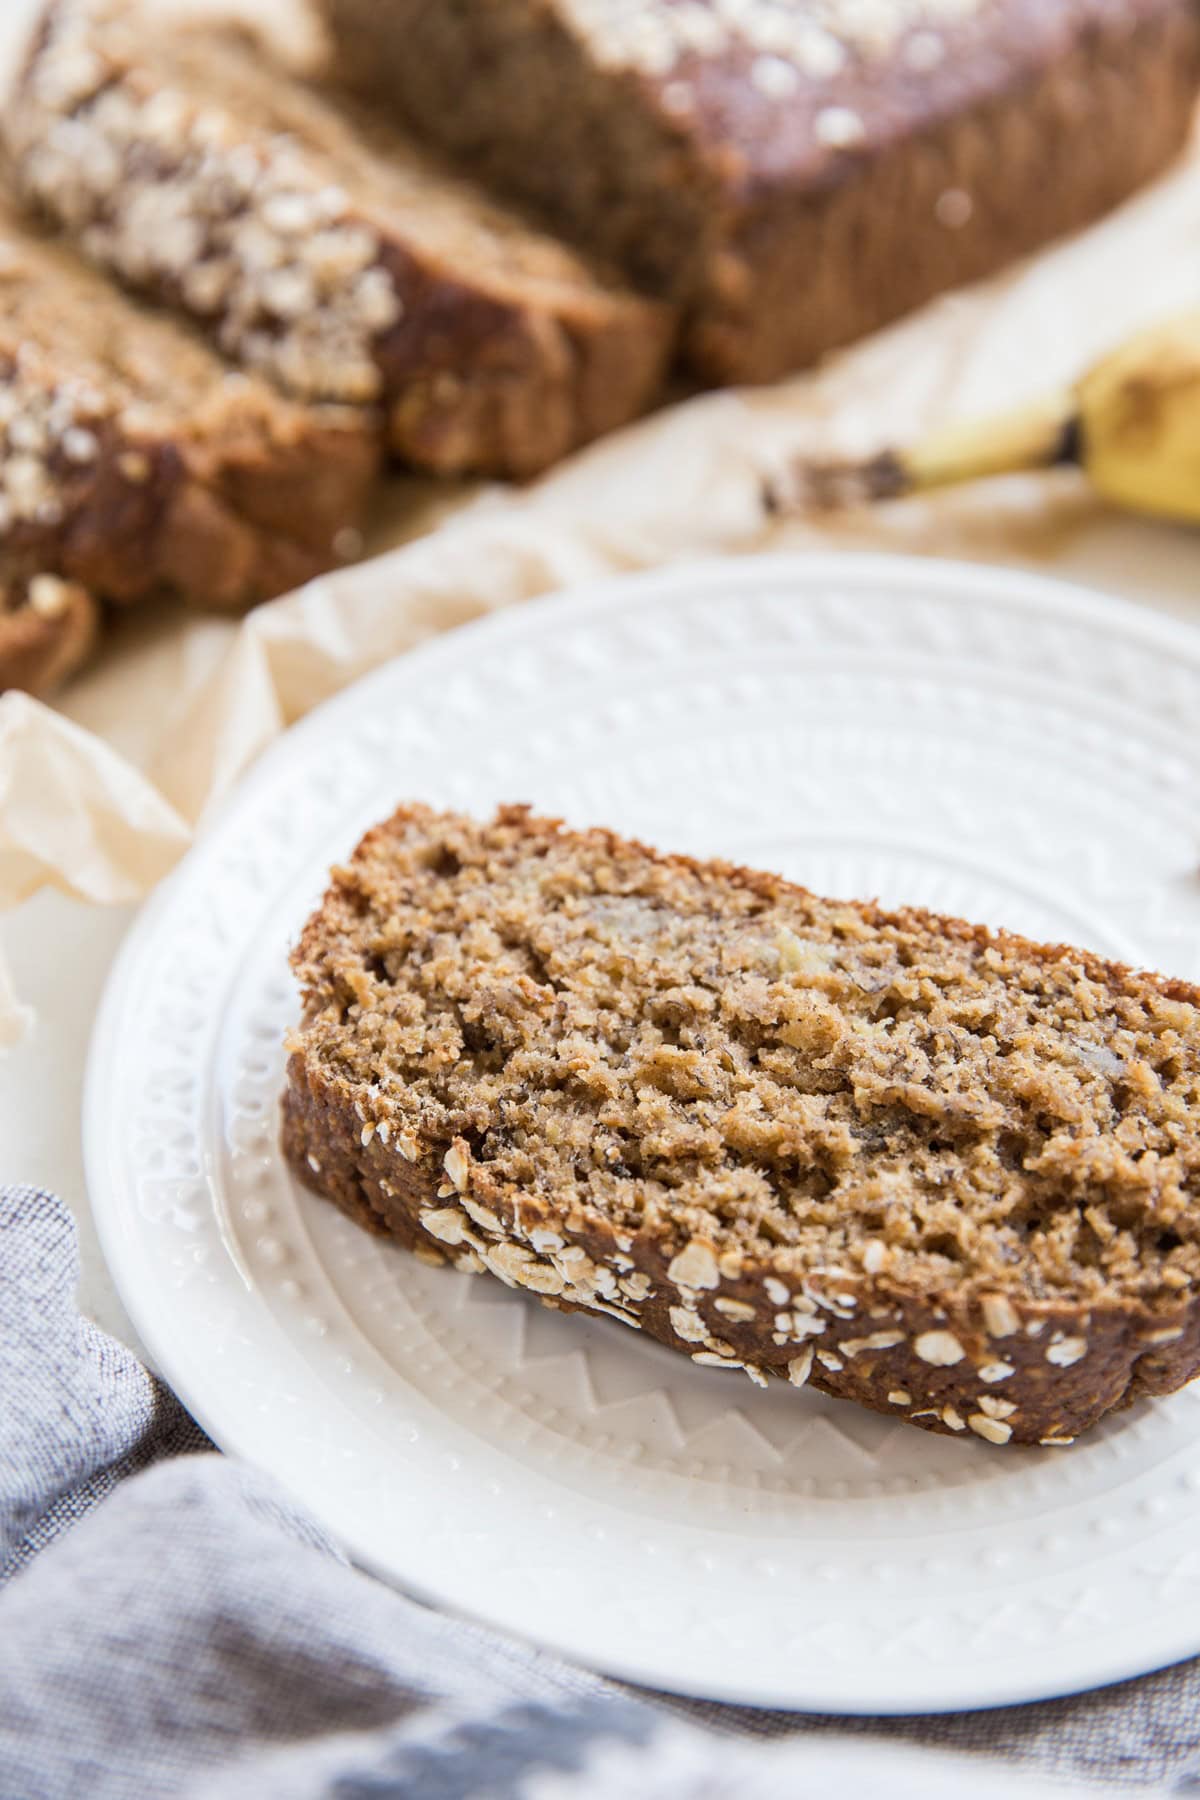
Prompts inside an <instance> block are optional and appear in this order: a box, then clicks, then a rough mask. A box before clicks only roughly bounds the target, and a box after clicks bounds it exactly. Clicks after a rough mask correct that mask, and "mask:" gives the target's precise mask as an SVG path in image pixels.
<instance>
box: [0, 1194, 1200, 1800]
mask: <svg viewBox="0 0 1200 1800" xmlns="http://www.w3.org/2000/svg"><path fill="white" fill-rule="evenodd" d="M77 1277H78V1266H77V1250H76V1243H75V1232H74V1227H73V1224H72V1222H71V1219H70V1216H69V1214H68V1213H67V1210H66V1208H65V1207H64V1206H63V1205H62V1204H61V1202H59V1201H58V1200H55V1199H54V1198H52V1197H51V1196H49V1195H47V1194H43V1193H39V1192H37V1191H35V1190H33V1189H31V1188H6V1189H0V1795H2V1796H4V1800H68V1797H70V1800H76V1797H77V1796H87V1797H88V1800H125V1797H126V1796H129V1797H132V1796H137V1797H138V1800H143V1797H145V1796H151V1795H153V1796H158V1795H184V1796H188V1797H189V1800H217V1797H219V1796H221V1797H223V1796H229V1797H231V1800H234V1797H237V1796H245V1800H250V1797H251V1796H253V1800H273V1797H274V1796H281V1797H283V1796H286V1797H288V1800H292V1797H296V1800H310V1797H316V1796H327V1797H329V1800H334V1797H336V1800H384V1797H386V1796H399V1795H404V1796H414V1797H416V1800H465V1797H466V1796H479V1797H481V1800H483V1797H486V1800H510V1797H511V1800H559V1797H560V1796H567V1795H570V1796H579V1797H582V1800H601V1797H603V1800H617V1797H618V1796H628V1795H632V1794H637V1795H638V1796H642V1797H645V1800H657V1797H659V1796H662V1797H663V1800H724V1797H725V1796H729V1795H734V1794H736V1795H738V1796H739V1800H779V1797H780V1796H791V1795H796V1796H807V1795H810V1794H811V1795H814V1796H815V1795H818V1794H820V1795H824V1794H827V1793H829V1792H831V1791H832V1792H834V1793H838V1794H841V1795H845V1796H850V1797H858V1796H862V1797H863V1800H873V1797H875V1796H878V1797H879V1800H883V1797H884V1796H886V1797H887V1800H910V1797H911V1800H959V1796H961V1795H963V1794H964V1793H965V1792H969V1793H970V1794H971V1796H972V1800H999V1797H1000V1796H1002V1795H1018V1796H1029V1797H1030V1800H1041V1797H1042V1796H1046V1795H1050V1794H1058V1795H1062V1793H1063V1792H1064V1784H1069V1787H1074V1784H1075V1782H1077V1781H1086V1782H1087V1783H1088V1784H1089V1791H1091V1792H1096V1791H1097V1790H1098V1789H1099V1790H1100V1791H1103V1792H1106V1793H1111V1792H1114V1791H1121V1792H1125V1793H1129V1792H1131V1791H1133V1792H1146V1791H1147V1790H1154V1791H1157V1792H1161V1793H1166V1792H1172V1793H1176V1794H1184V1793H1197V1794H1200V1777H1196V1778H1193V1776H1192V1773H1191V1772H1192V1771H1193V1770H1196V1769H1200V1756H1198V1750H1200V1665H1197V1664H1185V1665H1181V1666H1179V1667H1178V1668H1175V1669H1171V1670H1168V1671H1166V1672H1165V1673H1163V1674H1161V1675H1157V1676H1152V1677H1149V1678H1147V1679H1145V1680H1143V1681H1136V1682H1129V1683H1126V1684H1125V1685H1123V1686H1121V1687H1118V1688H1112V1689H1109V1690H1107V1691H1105V1692H1103V1693H1097V1694H1092V1695H1088V1696H1086V1697H1084V1698H1082V1699H1079V1700H1074V1701H1059V1702H1054V1703H1050V1704H1046V1705H1040V1706H1027V1707H1019V1708H1013V1709H1010V1710H1008V1711H1004V1712H999V1713H976V1714H961V1715H958V1716H956V1717H952V1718H930V1719H909V1720H890V1721H889V1720H884V1721H868V1720H862V1721H846V1720H837V1719H826V1718H816V1717H804V1718H797V1717H795V1716H791V1715H785V1714H771V1713H755V1712H751V1711H739V1710H736V1709H733V1708H726V1707H719V1706H709V1705H701V1704H690V1703H687V1702H683V1701H672V1700H668V1699H665V1698H663V1697H661V1696H656V1695H650V1694H644V1693H636V1692H634V1691H633V1690H630V1689H628V1688H622V1687H620V1686H618V1685H616V1684H614V1683H611V1682H608V1681H604V1680H601V1679H600V1678H598V1677H596V1676H592V1675H589V1674H587V1673H585V1672H583V1671H581V1670H576V1669H572V1668H569V1667H567V1666H565V1665H563V1664H561V1663H558V1662H556V1661H555V1660H553V1659H552V1658H550V1657H548V1656H544V1655H542V1654H541V1653H540V1652H538V1651H535V1650H531V1649H530V1648H528V1647H527V1646H525V1645H523V1644H520V1643H516V1642H513V1641H510V1640H508V1639H505V1638H502V1637H499V1636H496V1635H495V1634H493V1633H491V1632H487V1631H484V1630H482V1629H480V1628H478V1627H476V1626H473V1625H469V1624H465V1623H463V1622H462V1621H460V1620H457V1619H452V1618H449V1617H446V1616H445V1615H443V1614H441V1613H437V1612H434V1611H432V1610H430V1609H429V1608H427V1607H424V1606H421V1605H419V1604H417V1603H416V1602H414V1601H411V1600H409V1599H406V1598H405V1597H404V1596H403V1595H401V1594H399V1593H396V1592H395V1591H394V1590H393V1589H391V1588H389V1587H388V1586H386V1585H385V1584H383V1583H382V1582H379V1581H376V1580H373V1579H371V1578H370V1577H368V1576H367V1575H365V1574H363V1573H361V1572H360V1571H358V1570H356V1569H354V1568H352V1567H351V1566H350V1565H349V1564H348V1563H347V1561H346V1560H345V1558H344V1557H343V1556H342V1554H341V1553H340V1552H339V1550H338V1549H337V1547H336V1546H335V1545H334V1544H333V1543H331V1542H330V1541H329V1539H328V1538H327V1537H326V1535H325V1534H324V1532H323V1531H322V1530H321V1529H320V1527H319V1526H317V1525H316V1524H315V1523H313V1521H311V1520H310V1519H308V1518H307V1517H306V1516H305V1514H304V1513H303V1511H302V1510H301V1509H300V1508H299V1507H297V1506H296V1505H294V1504H293V1503H292V1501H291V1500H290V1499H289V1498H288V1496H287V1495H286V1494H285V1493H283V1492H282V1491H281V1490H280V1489H279V1488H278V1487H277V1486H276V1485H275V1484H274V1483H273V1482H272V1481H270V1480H269V1479H268V1478H267V1477H265V1476H263V1475H260V1474H259V1473H257V1472H256V1471H255V1470H253V1469H251V1468H248V1467H245V1466H243V1465H241V1464H239V1463H236V1462H233V1461H231V1460H229V1459H227V1458H225V1457H222V1456H220V1455H218V1454H216V1453H215V1452H214V1451H213V1449H212V1446H211V1445H210V1444H209V1443H208V1440H207V1439H206V1438H205V1437H204V1435H203V1433H202V1432H201V1431H200V1429H199V1428H198V1426H196V1424H195V1423H194V1422H193V1421H192V1420H191V1419H190V1418H189V1417H188V1416H187V1414H186V1413H185V1412H184V1411H183V1409H182V1407H181V1406H180V1404H179V1402H178V1401H177V1400H176V1399H175V1398H174V1396H173V1395H172V1394H171V1393H169V1392H168V1391H167V1389H166V1388H164V1387H163V1386H162V1384H161V1383H160V1382H158V1381H157V1380H156V1379H155V1378H154V1377H153V1376H152V1375H150V1374H149V1373H148V1371H147V1370H146V1369H145V1368H143V1367H142V1365H141V1364H140V1363H139V1362H138V1361H137V1359H136V1358H135V1357H134V1356H133V1355H132V1354H131V1353H130V1352H129V1351H128V1350H126V1349H124V1348H123V1347H122V1346H121V1345H120V1344H118V1343H115V1342H114V1341H113V1340H112V1339H110V1338H108V1337H106V1336H104V1335H103V1333H101V1332H99V1331H97V1330H96V1329H95V1327H94V1326H92V1325H90V1324H88V1323H87V1322H86V1321H84V1320H81V1319H80V1318H79V1317H78V1315H77V1313H76V1311H75V1306H74V1288H75V1284H76V1281H77ZM952 1751H953V1752H957V1753H958V1754H947V1752H952ZM966 1753H970V1754H969V1756H968V1755H967V1754H966ZM1068 1791H1069V1789H1068Z"/></svg>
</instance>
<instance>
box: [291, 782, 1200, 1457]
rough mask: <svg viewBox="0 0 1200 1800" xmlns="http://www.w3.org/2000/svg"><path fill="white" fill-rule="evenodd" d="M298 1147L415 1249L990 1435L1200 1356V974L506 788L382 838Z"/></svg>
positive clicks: (348, 896)
mask: <svg viewBox="0 0 1200 1800" xmlns="http://www.w3.org/2000/svg"><path fill="white" fill-rule="evenodd" d="M293 963H294V967H295V970H296V973H297V975H298V976H299V979H300V983H301V986H302V988H303V993H304V1017H303V1022H302V1024H301V1026H300V1028H299V1030H298V1031H297V1032H296V1034H295V1036H294V1038H293V1040H292V1042H291V1045H290V1050H291V1057H290V1062H289V1072H288V1087H287V1093H286V1097H285V1101H284V1147H285V1150H286V1154H287V1156H288V1158H289V1159H290V1161H291V1163H292V1164H293V1166H294V1167H295V1169H296V1170H297V1172H298V1173H299V1174H300V1175H301V1176H302V1177H303V1179H304V1180H305V1181H306V1182H308V1183H309V1184H310V1185H311V1186H313V1187H315V1188H316V1189H317V1191H318V1192H320V1193H322V1194H324V1195H326V1196H327V1197H328V1198H329V1199H331V1200H334V1201H336V1202H337V1204H338V1205H339V1206H341V1207H342V1208H344V1210H345V1211H346V1212H347V1213H349V1214H350V1216H351V1217H352V1218H354V1219H356V1220H357V1221H358V1222H359V1223H360V1224H362V1225H365V1226H367V1227H368V1228H369V1229H371V1230H373V1231H379V1232H385V1233H388V1234H389V1235H391V1236H392V1237H394V1238H396V1239H398V1240H399V1242H401V1243H402V1244H405V1245H406V1246H408V1247H409V1248H411V1249H415V1250H416V1251H417V1253H418V1254H419V1255H420V1256H421V1257H422V1258H423V1259H424V1260H425V1261H431V1260H433V1261H436V1260H438V1259H439V1258H440V1259H444V1260H447V1261H451V1262H453V1263H454V1265H455V1266H456V1267H457V1268H460V1269H471V1270H482V1269H484V1268H487V1269H490V1270H491V1271H492V1273H493V1274H496V1275H498V1276H499V1277H500V1278H501V1279H502V1280H504V1281H507V1282H509V1283H510V1284H515V1285H516V1286H518V1287H522V1288H525V1289H528V1290H529V1291H530V1292H532V1293H534V1294H537V1295H539V1296H540V1297H542V1298H543V1299H545V1300H546V1301H547V1303H548V1304H550V1305H553V1306H558V1307H568V1308H579V1307H586V1308H588V1309H590V1310H592V1311H596V1312H599V1313H602V1314H604V1315H606V1316H608V1317H611V1318H615V1319H619V1320H621V1321H623V1322H624V1323H625V1324H627V1325H631V1326H636V1327H641V1328H643V1329H645V1330H646V1331H648V1332H650V1333H651V1334H652V1335H653V1336H654V1337H656V1338H659V1339H661V1341H662V1342H663V1343H665V1344H669V1345H671V1346H672V1347H674V1348H676V1349H679V1350H682V1351H684V1352H685V1353H686V1354H688V1355H690V1356H691V1357H692V1358H693V1360H694V1361H696V1362H699V1363H702V1364H704V1365H705V1366H707V1367H712V1368H721V1369H734V1370H737V1369H744V1370H745V1371H746V1373H747V1374H749V1375H750V1376H751V1377H752V1378H753V1379H754V1380H756V1381H759V1382H762V1381H763V1380H764V1379H765V1378H766V1377H767V1376H768V1375H780V1376H783V1377H785V1378H786V1379H788V1380H790V1381H792V1382H794V1383H796V1384H797V1385H801V1384H803V1383H804V1382H806V1381H809V1380H811V1381H812V1382H813V1383H815V1384H816V1385H817V1386H819V1387H821V1388H823V1389H824V1390H825V1391H826V1392H828V1393H831V1394H836V1395H840V1396H843V1397H845V1398H847V1399H852V1400H857V1401H860V1402H862V1403H863V1404H864V1405H866V1406H870V1407H874V1408H875V1409H876V1410H878V1411H880V1412H884V1413H888V1414H891V1415H893V1416H895V1417H897V1418H903V1419H908V1420H911V1421H912V1422H913V1423H914V1424H917V1425H921V1426H924V1427H926V1428H927V1429H929V1430H933V1431H941V1432H968V1433H970V1432H973V1433H975V1434H977V1435H978V1436H979V1437H981V1438H984V1439H985V1440H986V1441H987V1442H989V1443H995V1444H1001V1443H1008V1442H1009V1441H1012V1442H1016V1443H1059V1442H1061V1441H1063V1440H1064V1439H1069V1438H1072V1437H1074V1436H1075V1435H1076V1434H1077V1433H1078V1432H1080V1431H1083V1430H1085V1429H1086V1428H1087V1427H1088V1426H1090V1425H1092V1424H1094V1423H1095V1421H1096V1420H1097V1419H1099V1418H1100V1417H1101V1416H1102V1415H1103V1414H1104V1413H1106V1412H1108V1411H1109V1410H1110V1409H1112V1408H1113V1407H1119V1406H1123V1405H1126V1404H1127V1403H1128V1402H1130V1401H1131V1400H1134V1399H1137V1398H1139V1397H1140V1396H1142V1395H1145V1394H1163V1393H1169V1392H1171V1391H1172V1390H1173V1389H1175V1388H1178V1387H1180V1386H1181V1385H1182V1384H1183V1383H1184V1382H1186V1381H1188V1380H1190V1379H1191V1377H1192V1376H1193V1375H1194V1374H1195V1373H1196V1371H1197V1368H1198V1366H1200V1304H1198V1303H1197V1298H1196V1284H1197V1281H1198V1280H1200V1204H1198V1195H1200V1126H1198V1124H1197V1120H1198V1118H1200V1113H1198V1112H1197V1107H1198V1105H1200V991H1197V990H1196V989H1195V988H1192V987H1189V986H1185V985H1184V984H1183V983H1181V982H1177V981H1168V980H1165V979H1162V978H1161V977H1159V976H1155V975H1147V974H1137V973H1133V972H1132V971H1130V970H1129V969H1125V968H1121V967H1119V966H1117V965H1115V964H1112V963H1105V962H1101V961H1099V960H1098V959H1097V958H1096V957H1094V956H1090V955H1088V954H1086V953H1085V952H1083V951H1080V950H1072V949H1067V948H1063V947H1061V946H1052V947H1047V946H1044V945H1037V944H1031V943H1028V942H1026V941H1024V940H1023V939H1020V938H1016V937H1011V936H1007V935H1005V934H1003V933H998V932H993V931H989V930H988V929H986V928H985V927H982V926H974V925H966V924H963V923H962V922H961V921H959V920H956V919H943V918H937V917H934V916H933V915H931V914H928V913H924V912H919V911H915V910H911V911H901V912H886V911H884V910H883V909H882V908H880V907H878V906H876V905H874V904H871V903H861V904H860V903H848V902H841V901H835V900H823V899H819V898H817V897H816V896H815V895H813V894H810V893H807V892H806V891H805V890H804V889H802V888H798V887H794V886H792V885H790V884H789V883H788V882H786V881H783V880H782V879H780V878H779V877H778V876H774V875H767V874H757V873H753V872H751V871H748V870H745V869H737V868H733V867H730V866H729V865H727V864H724V863H719V862H710V863H697V862H693V861H690V860H688V859H687V858H684V857H679V856H662V855H659V854H658V853H657V852H655V851H653V850H648V849H646V848H644V847H643V846H642V845H639V844H635V843H627V842H623V841H622V840H621V839H620V838H618V837H615V836H613V835H612V834H611V833H609V832H606V831H588V832H575V831H569V830H565V829H563V828H561V827H560V825H559V824H558V823H556V822H554V821H548V820H544V819H538V818H534V817H531V816H530V815H529V813H528V811H527V810H526V809H525V808H523V807H509V808H505V809H503V810H502V811H501V812H500V813H499V814H498V815H497V817H496V818H495V819H494V820H493V821H492V823H491V824H488V825H480V824H477V823H474V822H472V821H471V820H469V819H465V818H460V817H456V816H454V815H452V814H442V813H436V812H432V811H430V810H429V809H428V808H426V807H422V806H406V807H403V808H401V810H400V811H399V812H397V813H396V815H395V816H394V817H393V818H392V819H390V820H389V821H388V822H387V823H386V824H383V825H380V826H379V827H377V828H376V829H375V830H373V831H371V832H369V833H368V834H367V836H366V837H365V838H364V839H363V841H362V843H361V844H360V845H359V847H358V849H357V851H356V852H355V854H354V857H353V859H352V861H351V863H350V865H349V867H347V868H343V869H338V870H335V872H334V877H333V885H332V887H331V888H330V889H329V891H328V893H327V894H326V896H325V900H324V902H323V904H322V906H321V908H320V910H319V911H318V912H317V913H316V914H315V915H314V916H313V918H312V919H311V920H310V921H309V923H308V925H307V927H306V929H305V931H304V934H303V936H302V938H301V940H300V943H299V946H298V948H297V950H296V952H295V955H294V958H293Z"/></svg>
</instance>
